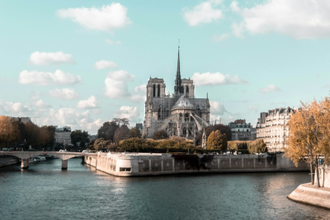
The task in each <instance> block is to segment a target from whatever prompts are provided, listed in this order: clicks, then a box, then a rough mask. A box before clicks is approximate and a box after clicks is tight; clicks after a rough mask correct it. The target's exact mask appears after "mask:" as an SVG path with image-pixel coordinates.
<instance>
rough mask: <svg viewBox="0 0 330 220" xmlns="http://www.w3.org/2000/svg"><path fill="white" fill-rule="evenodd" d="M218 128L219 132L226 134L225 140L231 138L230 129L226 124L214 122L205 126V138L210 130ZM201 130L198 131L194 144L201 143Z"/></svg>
mask: <svg viewBox="0 0 330 220" xmlns="http://www.w3.org/2000/svg"><path fill="white" fill-rule="evenodd" d="M216 130H219V131H220V133H221V134H226V137H227V140H228V141H230V140H231V129H230V127H229V126H228V125H223V124H216V125H212V126H208V127H206V128H205V134H206V138H208V136H209V135H210V134H211V132H212V131H216ZM202 135H203V134H202V132H200V133H199V134H198V135H197V136H196V145H201V144H202Z"/></svg>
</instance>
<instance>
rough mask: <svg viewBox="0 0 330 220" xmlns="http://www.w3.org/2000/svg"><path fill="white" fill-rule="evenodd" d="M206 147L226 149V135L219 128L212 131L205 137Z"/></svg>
mask: <svg viewBox="0 0 330 220" xmlns="http://www.w3.org/2000/svg"><path fill="white" fill-rule="evenodd" d="M206 148H207V149H210V150H221V151H227V136H226V134H221V132H220V131H219V130H216V131H212V132H211V134H210V135H209V137H208V138H207V142H206Z"/></svg>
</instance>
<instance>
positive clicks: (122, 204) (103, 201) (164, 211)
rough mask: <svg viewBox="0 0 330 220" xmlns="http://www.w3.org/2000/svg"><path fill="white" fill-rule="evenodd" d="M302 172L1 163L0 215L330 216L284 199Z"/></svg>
mask: <svg viewBox="0 0 330 220" xmlns="http://www.w3.org/2000/svg"><path fill="white" fill-rule="evenodd" d="M309 180H310V177H309V176H308V173H304V172H303V173H241V174H211V175H210V174H209V175H193V176H192V175H173V176H156V177H130V178H129V177H114V176H110V175H108V174H105V173H102V172H99V171H96V170H95V169H93V168H91V167H88V166H85V165H82V164H81V159H80V158H79V159H70V160H69V161H68V170H67V171H62V170H61V160H59V159H54V160H50V161H46V162H43V163H39V164H31V165H30V168H29V169H28V170H23V171H21V170H20V166H19V165H14V166H8V167H4V168H0V219H2V220H7V219H8V220H16V219H27V220H29V219H31V220H32V219H33V220H36V219H42V220H45V219H46V220H52V219H75V220H78V219H152V220H153V219H189V220H191V219H267V220H268V219H330V211H328V210H326V209H322V208H317V207H313V206H309V205H304V204H300V203H296V202H293V201H291V200H288V199H287V198H286V196H287V195H288V194H289V193H290V192H291V191H293V190H294V189H295V188H296V187H297V186H298V185H299V184H301V183H305V182H309Z"/></svg>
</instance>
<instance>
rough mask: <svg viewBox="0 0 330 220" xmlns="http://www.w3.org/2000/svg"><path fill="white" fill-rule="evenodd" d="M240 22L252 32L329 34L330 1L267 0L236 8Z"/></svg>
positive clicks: (300, 36) (295, 35)
mask: <svg viewBox="0 0 330 220" xmlns="http://www.w3.org/2000/svg"><path fill="white" fill-rule="evenodd" d="M231 8H232V10H233V9H234V10H236V11H237V12H238V13H239V14H240V15H241V16H242V18H243V21H242V22H241V24H240V26H241V28H242V29H244V30H246V31H248V32H249V33H251V34H265V33H270V32H275V33H281V34H284V35H288V36H291V37H293V38H297V39H306V38H311V39H315V38H328V37H330V14H329V11H330V1H314V0H269V1H266V2H263V3H261V4H258V5H255V6H254V7H252V8H243V9H239V8H238V6H237V4H236V5H235V4H234V5H231Z"/></svg>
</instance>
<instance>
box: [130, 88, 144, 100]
mask: <svg viewBox="0 0 330 220" xmlns="http://www.w3.org/2000/svg"><path fill="white" fill-rule="evenodd" d="M146 90H147V85H146V84H142V85H139V86H136V87H135V89H134V91H135V94H134V95H132V96H131V97H130V100H131V101H133V102H144V101H145V97H146Z"/></svg>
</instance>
